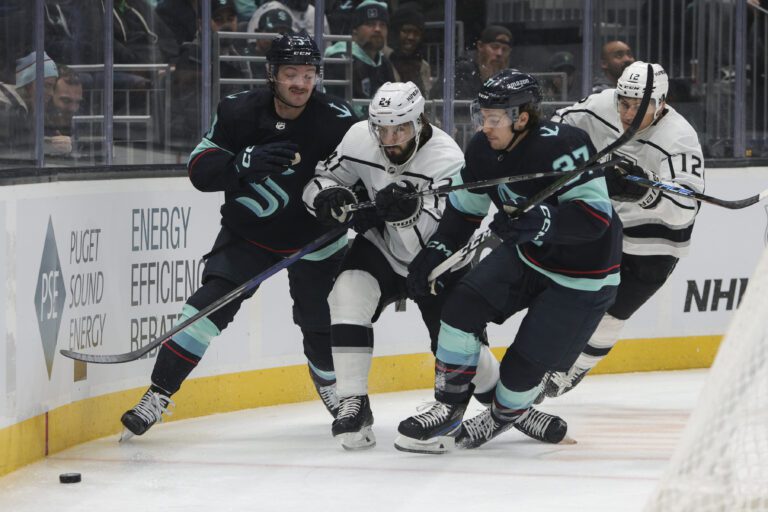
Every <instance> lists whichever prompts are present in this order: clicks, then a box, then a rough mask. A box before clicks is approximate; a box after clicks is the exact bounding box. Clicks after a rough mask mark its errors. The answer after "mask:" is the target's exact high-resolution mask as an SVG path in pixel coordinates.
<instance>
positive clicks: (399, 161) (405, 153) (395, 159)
mask: <svg viewBox="0 0 768 512" xmlns="http://www.w3.org/2000/svg"><path fill="white" fill-rule="evenodd" d="M388 149H391V148H384V154H385V155H387V158H388V159H389V161H390V162H392V163H393V164H395V165H403V164H404V163H405V162H407V161H408V159H409V158H410V157H411V154H412V153H413V152H414V151H415V150H416V137H414V138H412V139H411V140H409V141H408V145H407V146H405V149H404V150H402V151H400V152H398V153H396V154H392V153H390V151H388Z"/></svg>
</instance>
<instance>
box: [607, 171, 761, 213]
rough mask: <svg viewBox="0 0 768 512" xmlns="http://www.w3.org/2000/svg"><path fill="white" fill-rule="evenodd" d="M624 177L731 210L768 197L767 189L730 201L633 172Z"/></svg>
mask: <svg viewBox="0 0 768 512" xmlns="http://www.w3.org/2000/svg"><path fill="white" fill-rule="evenodd" d="M622 178H623V179H625V180H627V181H632V182H634V183H637V184H638V185H640V186H642V187H647V188H655V189H658V190H661V191H664V192H667V193H669V194H674V195H677V196H683V197H688V198H691V199H696V200H697V201H701V202H702V203H709V204H714V205H717V206H722V207H723V208H729V209H731V210H740V209H742V208H746V207H747V206H752V205H753V204H755V203H759V202H760V201H762V200H763V199H765V198H767V197H768V189H766V190H763V191H762V192H760V193H759V194H755V195H754V196H749V197H747V198H744V199H734V200H732V201H729V200H727V199H720V198H717V197H712V196H708V195H706V194H701V193H699V192H694V191H693V190H689V189H687V188H682V187H676V186H674V185H669V184H667V183H664V182H661V181H654V180H649V179H646V178H641V177H640V176H634V175H632V174H625V175H623V176H622Z"/></svg>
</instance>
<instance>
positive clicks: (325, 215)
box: [313, 185, 357, 226]
mask: <svg viewBox="0 0 768 512" xmlns="http://www.w3.org/2000/svg"><path fill="white" fill-rule="evenodd" d="M355 203H357V198H356V197H355V194H354V193H353V192H352V191H351V190H350V189H348V188H347V187H342V186H341V185H339V186H338V187H330V188H326V189H324V190H321V191H320V193H319V194H317V195H316V196H315V202H314V204H313V206H314V207H315V215H317V220H319V221H320V222H321V223H322V224H324V225H326V226H336V225H338V224H344V223H345V222H347V221H348V220H349V219H350V218H351V217H352V212H347V211H346V210H344V206H346V205H348V204H355Z"/></svg>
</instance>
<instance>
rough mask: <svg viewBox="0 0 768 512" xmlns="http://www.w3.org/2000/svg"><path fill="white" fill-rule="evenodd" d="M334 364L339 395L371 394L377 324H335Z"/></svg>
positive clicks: (333, 329) (332, 328)
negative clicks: (370, 376) (367, 325)
mask: <svg viewBox="0 0 768 512" xmlns="http://www.w3.org/2000/svg"><path fill="white" fill-rule="evenodd" d="M331 339H332V340H333V347H332V349H331V350H332V352H333V368H334V371H335V372H336V392H337V393H338V394H339V397H348V396H357V395H367V394H368V373H369V372H370V370H371V359H372V357H373V328H371V327H365V326H362V325H353V324H335V325H331Z"/></svg>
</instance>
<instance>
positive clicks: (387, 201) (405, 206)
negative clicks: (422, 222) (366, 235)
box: [376, 181, 422, 228]
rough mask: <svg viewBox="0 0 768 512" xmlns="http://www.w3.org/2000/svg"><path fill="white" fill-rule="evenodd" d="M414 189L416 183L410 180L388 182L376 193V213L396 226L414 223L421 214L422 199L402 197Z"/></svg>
mask: <svg viewBox="0 0 768 512" xmlns="http://www.w3.org/2000/svg"><path fill="white" fill-rule="evenodd" d="M416 191H417V189H416V185H414V184H413V183H411V182H410V181H399V182H397V183H390V184H389V185H387V186H386V187H384V188H383V189H381V190H379V191H378V192H377V193H376V213H377V214H378V215H379V217H381V218H382V219H384V220H385V221H387V222H389V223H390V224H392V225H393V226H395V227H397V228H405V227H408V226H410V225H412V224H414V223H415V222H416V221H417V220H419V215H420V214H421V204H422V199H421V197H414V198H411V199H404V197H405V196H406V195H408V194H413V193H414V192H416Z"/></svg>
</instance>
